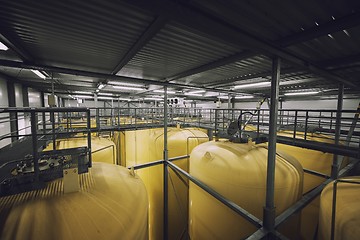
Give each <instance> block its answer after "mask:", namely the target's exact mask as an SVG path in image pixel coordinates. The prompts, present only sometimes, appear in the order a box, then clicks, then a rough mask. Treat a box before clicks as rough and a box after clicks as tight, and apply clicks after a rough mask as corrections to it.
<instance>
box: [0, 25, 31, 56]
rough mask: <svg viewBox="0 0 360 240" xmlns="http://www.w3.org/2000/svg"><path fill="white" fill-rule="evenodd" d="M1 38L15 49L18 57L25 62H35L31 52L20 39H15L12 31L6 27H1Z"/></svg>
mask: <svg viewBox="0 0 360 240" xmlns="http://www.w3.org/2000/svg"><path fill="white" fill-rule="evenodd" d="M0 39H1V41H2V42H3V43H4V44H5V45H6V46H7V47H9V48H10V49H11V50H13V51H14V52H15V53H16V55H18V57H19V58H20V59H21V60H22V61H24V62H33V61H34V58H33V57H32V56H31V54H30V53H29V52H28V51H26V50H25V49H24V48H23V47H22V46H21V45H20V44H19V43H18V41H15V37H14V36H13V35H12V34H11V33H10V31H7V30H5V29H4V27H2V28H1V33H0Z"/></svg>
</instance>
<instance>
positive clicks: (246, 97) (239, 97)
mask: <svg viewBox="0 0 360 240" xmlns="http://www.w3.org/2000/svg"><path fill="white" fill-rule="evenodd" d="M235 98H236V99H250V98H254V96H238V97H235Z"/></svg>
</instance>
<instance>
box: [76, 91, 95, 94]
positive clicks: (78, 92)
mask: <svg viewBox="0 0 360 240" xmlns="http://www.w3.org/2000/svg"><path fill="white" fill-rule="evenodd" d="M75 93H77V94H87V95H92V93H91V92H83V91H75Z"/></svg>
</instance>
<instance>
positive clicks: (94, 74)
mask: <svg viewBox="0 0 360 240" xmlns="http://www.w3.org/2000/svg"><path fill="white" fill-rule="evenodd" d="M0 66H5V67H12V68H24V69H35V70H42V71H50V72H56V73H63V74H69V75H75V76H86V77H96V78H101V79H108V80H115V81H127V82H133V83H142V84H153V85H157V86H169V87H180V88H196V89H198V88H199V86H196V85H187V84H179V83H169V82H160V81H155V80H149V79H139V78H132V77H123V76H117V75H112V74H106V73H98V72H91V71H85V70H78V69H71V68H62V67H54V66H46V65H39V64H27V63H22V62H17V61H9V60H0ZM201 88H202V89H205V90H208V91H215V92H224V93H228V92H233V93H236V92H235V91H228V90H224V89H219V88H207V87H201Z"/></svg>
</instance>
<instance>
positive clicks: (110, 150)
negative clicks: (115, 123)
mask: <svg viewBox="0 0 360 240" xmlns="http://www.w3.org/2000/svg"><path fill="white" fill-rule="evenodd" d="M84 146H87V137H83V136H77V137H74V138H68V139H60V140H57V141H56V149H67V148H76V147H84ZM52 149H53V145H52V143H50V144H49V145H48V146H47V147H46V148H45V149H44V151H47V150H52ZM91 153H92V161H94V162H104V163H112V164H116V161H117V160H116V146H115V143H114V142H112V141H111V140H109V139H106V138H102V137H94V136H92V137H91Z"/></svg>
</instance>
